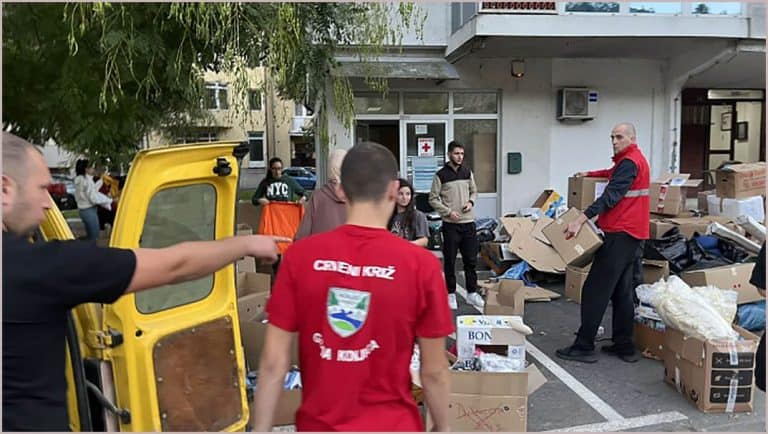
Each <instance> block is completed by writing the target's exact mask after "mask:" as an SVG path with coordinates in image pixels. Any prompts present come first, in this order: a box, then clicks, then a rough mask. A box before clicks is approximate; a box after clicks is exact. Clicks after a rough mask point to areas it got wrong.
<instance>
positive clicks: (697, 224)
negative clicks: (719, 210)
mask: <svg viewBox="0 0 768 434" xmlns="http://www.w3.org/2000/svg"><path fill="white" fill-rule="evenodd" d="M712 223H720V224H721V225H724V226H726V227H727V228H729V229H732V230H734V231H736V232H738V233H740V234H742V235H743V234H744V229H743V228H742V227H741V226H739V225H737V224H735V223H733V219H732V218H730V217H724V216H704V217H681V218H669V217H667V218H661V219H654V220H651V238H652V239H659V238H661V237H662V236H663V235H664V234H665V233H666V232H667V231H668V230H670V229H672V228H674V227H677V229H678V230H679V231H680V234H681V235H683V236H684V237H685V238H688V239H691V238H693V235H694V234H695V233H697V232H698V233H699V234H701V235H704V234H705V233H706V232H707V227H708V226H709V225H710V224H712Z"/></svg>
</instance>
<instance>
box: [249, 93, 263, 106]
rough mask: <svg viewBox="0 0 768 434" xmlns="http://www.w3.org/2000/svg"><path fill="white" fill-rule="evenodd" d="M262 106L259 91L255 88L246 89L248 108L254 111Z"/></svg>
mask: <svg viewBox="0 0 768 434" xmlns="http://www.w3.org/2000/svg"><path fill="white" fill-rule="evenodd" d="M262 107H263V99H262V96H261V91H260V90H256V89H250V90H249V91H248V108H249V109H250V110H254V111H260V110H261V108H262Z"/></svg>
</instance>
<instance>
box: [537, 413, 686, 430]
mask: <svg viewBox="0 0 768 434" xmlns="http://www.w3.org/2000/svg"><path fill="white" fill-rule="evenodd" d="M687 419H688V416H686V415H684V414H682V413H680V412H677V411H668V412H666V413H659V414H649V415H646V416H638V417H631V418H628V419H622V420H615V421H608V422H600V423H593V424H589V425H579V426H572V427H568V428H558V429H555V430H551V431H545V432H610V431H624V430H628V429H634V428H641V427H645V426H652V425H659V424H662V423H669V422H678V421H681V420H687Z"/></svg>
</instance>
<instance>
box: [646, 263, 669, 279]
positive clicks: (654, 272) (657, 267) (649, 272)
mask: <svg viewBox="0 0 768 434" xmlns="http://www.w3.org/2000/svg"><path fill="white" fill-rule="evenodd" d="M661 279H664V280H667V279H669V262H667V261H659V260H655V259H643V283H648V284H653V283H656V282H658V281H659V280H661Z"/></svg>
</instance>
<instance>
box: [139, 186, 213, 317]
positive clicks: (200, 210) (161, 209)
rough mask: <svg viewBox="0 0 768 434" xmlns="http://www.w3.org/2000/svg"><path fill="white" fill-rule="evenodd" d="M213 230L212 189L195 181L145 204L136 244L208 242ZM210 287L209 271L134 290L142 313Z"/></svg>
mask: <svg viewBox="0 0 768 434" xmlns="http://www.w3.org/2000/svg"><path fill="white" fill-rule="evenodd" d="M215 233H216V189H215V188H214V186H213V185H211V184H195V185H186V186H182V187H172V188H167V189H165V190H161V191H160V192H158V193H157V194H155V196H154V197H152V200H151V202H150V203H149V209H148V210H147V218H146V220H145V222H144V228H143V232H142V235H141V241H140V242H139V246H140V247H148V248H162V247H168V246H172V245H174V244H177V243H180V242H183V241H210V240H213V239H214V237H215ZM212 290H213V274H209V275H207V276H205V277H202V278H200V279H197V280H194V281H191V282H186V283H178V284H174V285H166V286H162V287H159V288H155V289H151V290H148V291H141V292H138V293H136V309H137V310H138V311H139V312H141V313H144V314H149V313H154V312H159V311H162V310H166V309H171V308H174V307H177V306H182V305H185V304H189V303H193V302H195V301H198V300H202V299H204V298H205V297H207V296H208V295H209V294H210V293H211V291H212Z"/></svg>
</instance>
